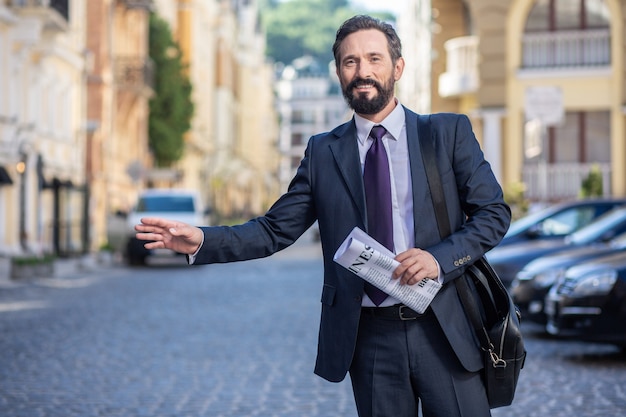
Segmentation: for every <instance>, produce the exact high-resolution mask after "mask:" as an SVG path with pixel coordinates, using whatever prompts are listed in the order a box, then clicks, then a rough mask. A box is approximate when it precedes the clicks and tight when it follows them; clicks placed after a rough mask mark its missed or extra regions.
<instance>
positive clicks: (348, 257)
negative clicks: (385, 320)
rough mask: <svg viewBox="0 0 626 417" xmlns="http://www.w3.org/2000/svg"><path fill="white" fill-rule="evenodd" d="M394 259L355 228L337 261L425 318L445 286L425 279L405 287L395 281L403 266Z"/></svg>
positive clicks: (343, 245)
mask: <svg viewBox="0 0 626 417" xmlns="http://www.w3.org/2000/svg"><path fill="white" fill-rule="evenodd" d="M394 257H395V255H394V254H393V253H392V252H391V251H389V250H388V249H387V248H385V247H384V246H383V245H381V244H380V243H378V242H377V241H376V240H374V239H373V238H372V237H371V236H369V235H368V234H366V233H365V232H364V231H362V230H361V229H359V228H358V227H355V228H354V229H353V230H352V232H351V233H350V234H349V235H348V236H347V237H346V239H345V240H344V241H343V243H342V244H341V246H340V247H339V249H337V252H335V256H334V258H333V260H334V261H335V262H337V263H338V264H339V265H341V266H343V267H344V268H346V269H348V270H349V271H351V272H353V273H355V274H356V275H357V276H359V277H360V278H363V279H364V280H366V281H368V282H369V283H371V284H373V285H375V286H376V287H378V288H380V289H381V290H383V291H384V292H386V293H387V294H389V295H390V296H392V297H394V298H396V299H398V300H400V301H401V302H402V303H404V304H405V305H406V306H408V307H409V308H411V309H412V310H414V311H416V312H418V313H420V314H421V313H423V312H424V311H426V308H427V307H428V306H429V305H430V302H431V301H432V300H433V298H435V295H436V294H437V292H438V291H439V289H440V288H441V284H440V283H439V282H437V281H435V280H432V279H428V278H425V279H422V280H421V281H419V282H418V283H417V284H414V285H402V284H401V283H400V280H398V279H393V278H392V274H393V271H394V270H395V269H396V268H397V267H398V265H400V263H399V262H398V261H396V260H395V259H394Z"/></svg>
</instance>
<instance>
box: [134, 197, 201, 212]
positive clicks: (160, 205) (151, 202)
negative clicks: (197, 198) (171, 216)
mask: <svg viewBox="0 0 626 417" xmlns="http://www.w3.org/2000/svg"><path fill="white" fill-rule="evenodd" d="M137 211H139V212H190V211H194V207H193V198H191V197H189V196H145V197H142V198H140V199H139V202H138V203H137Z"/></svg>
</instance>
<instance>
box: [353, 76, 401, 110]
mask: <svg viewBox="0 0 626 417" xmlns="http://www.w3.org/2000/svg"><path fill="white" fill-rule="evenodd" d="M363 83H369V84H371V85H373V86H374V87H375V88H376V91H377V92H378V94H377V95H376V97H374V98H372V99H368V98H367V93H358V94H357V95H356V96H354V95H353V94H352V90H353V89H354V88H355V87H356V86H357V85H358V84H363ZM385 87H386V88H385ZM385 87H383V86H382V85H381V84H380V83H379V82H377V81H375V80H371V79H367V80H364V79H362V78H356V79H354V80H352V81H351V82H350V83H348V85H347V86H346V87H345V88H342V89H341V90H342V92H343V97H344V98H345V99H346V102H347V103H348V106H350V108H351V109H352V110H354V111H355V112H356V113H358V114H376V113H378V112H380V111H381V110H382V109H384V108H385V106H386V105H387V103H389V100H391V98H392V97H393V90H394V81H393V78H392V79H390V81H389V82H388V83H387V85H386V86H385Z"/></svg>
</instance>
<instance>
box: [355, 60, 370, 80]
mask: <svg viewBox="0 0 626 417" xmlns="http://www.w3.org/2000/svg"><path fill="white" fill-rule="evenodd" d="M356 75H358V76H359V77H360V78H370V77H371V75H372V66H371V65H370V64H369V63H367V62H360V63H359V65H357V73H356Z"/></svg>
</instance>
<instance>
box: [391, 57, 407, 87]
mask: <svg viewBox="0 0 626 417" xmlns="http://www.w3.org/2000/svg"><path fill="white" fill-rule="evenodd" d="M403 72H404V58H402V57H400V58H398V60H397V61H396V64H395V66H394V68H393V79H394V80H396V81H398V80H399V79H400V77H402V73H403Z"/></svg>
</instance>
